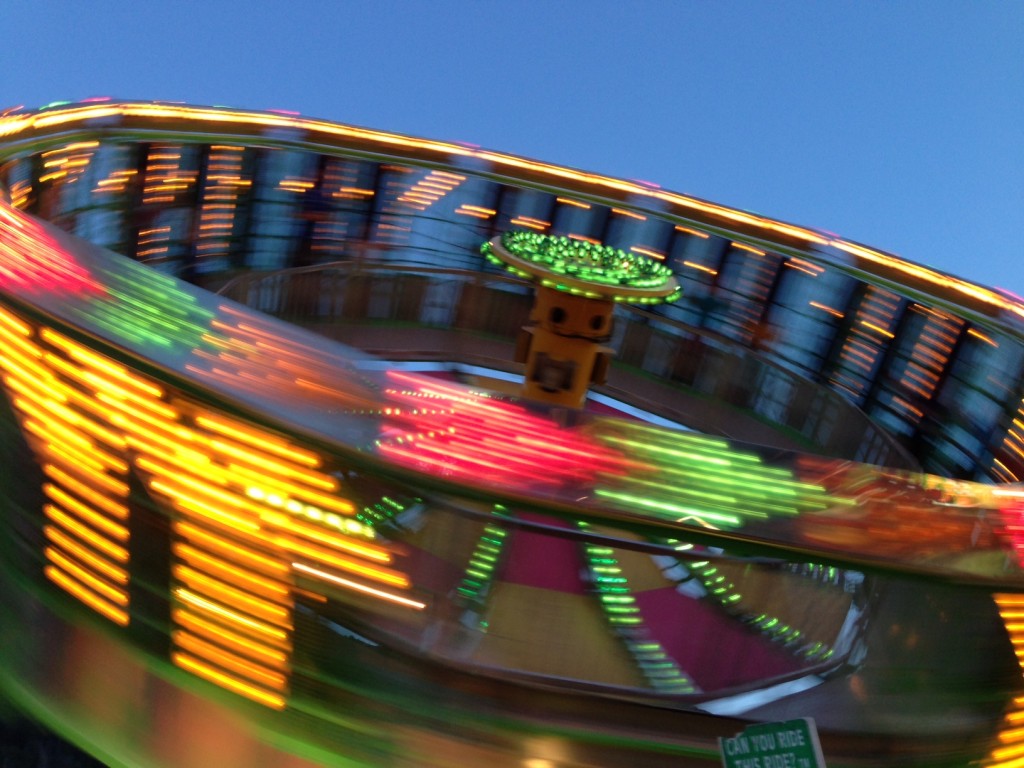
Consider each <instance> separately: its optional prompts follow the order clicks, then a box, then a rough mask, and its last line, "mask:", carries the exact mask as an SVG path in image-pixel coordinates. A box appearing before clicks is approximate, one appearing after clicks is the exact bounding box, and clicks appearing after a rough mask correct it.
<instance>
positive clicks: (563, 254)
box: [480, 231, 682, 304]
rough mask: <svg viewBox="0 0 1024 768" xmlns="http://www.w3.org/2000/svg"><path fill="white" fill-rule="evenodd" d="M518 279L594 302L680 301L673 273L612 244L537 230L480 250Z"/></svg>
mask: <svg viewBox="0 0 1024 768" xmlns="http://www.w3.org/2000/svg"><path fill="white" fill-rule="evenodd" d="M480 252H481V253H483V255H484V256H485V257H487V260H488V261H490V262H492V263H494V264H497V265H499V266H502V267H504V268H505V269H507V270H508V271H509V272H511V273H512V274H513V275H516V276H517V277H523V278H526V279H528V280H532V281H533V282H537V283H540V284H541V285H543V286H544V287H546V288H554V289H556V290H559V291H564V292H566V293H572V294H575V295H578V296H584V297H586V298H590V299H605V300H611V301H622V302H629V303H631V304H634V303H635V304H659V303H662V302H666V303H667V302H672V301H675V300H676V299H678V298H679V296H680V295H681V294H682V290H681V289H680V288H679V283H678V282H677V281H676V279H675V277H674V276H673V275H672V270H670V269H669V268H668V267H666V266H665V265H664V264H659V263H658V262H656V261H654V260H653V259H649V258H647V257H646V256H639V255H637V254H635V253H629V252H628V251H623V250H620V249H618V248H612V247H611V246H608V245H595V244H593V243H589V242H586V241H584V240H574V239H572V238H568V237H555V236H552V235H541V234H538V233H536V232H520V231H509V232H505V233H504V234H503V235H501V236H500V237H496V238H494V239H493V240H490V241H488V242H486V243H484V244H483V245H482V246H481V247H480Z"/></svg>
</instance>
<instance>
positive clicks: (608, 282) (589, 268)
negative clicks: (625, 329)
mask: <svg viewBox="0 0 1024 768" xmlns="http://www.w3.org/2000/svg"><path fill="white" fill-rule="evenodd" d="M481 250H482V252H483V253H484V255H485V256H486V257H487V258H488V259H489V260H490V261H492V262H494V263H496V264H499V265H501V266H504V267H505V268H506V269H507V270H508V271H509V272H511V273H512V274H515V275H518V276H519V277H523V278H525V279H527V280H529V281H530V282H532V283H534V285H535V286H536V292H535V294H534V302H533V308H532V310H531V311H530V322H529V324H528V325H527V326H525V327H524V328H523V330H522V332H521V333H520V336H519V341H518V343H517V345H516V361H517V362H521V363H525V364H526V375H525V377H524V380H523V396H524V397H526V398H529V399H531V400H537V401H540V402H544V403H549V404H551V405H559V406H563V407H568V408H582V407H583V405H584V403H585V402H586V399H587V392H588V391H589V389H590V385H591V384H602V383H604V381H605V377H606V375H607V371H608V366H609V362H610V360H611V356H612V354H613V350H612V349H611V347H609V346H606V345H607V344H608V342H609V341H610V340H611V333H612V325H613V313H614V310H615V304H616V303H619V302H626V303H636V304H655V303H661V302H671V301H675V300H676V299H677V298H679V296H680V289H679V285H678V283H677V282H676V279H675V278H674V277H673V276H672V272H671V270H670V269H669V268H668V267H666V266H665V265H663V264H660V263H659V262H657V261H655V260H653V259H650V258H647V257H646V256H640V255H637V254H634V253H630V252H627V251H622V250H619V249H617V248H612V247H610V246H604V245H597V244H594V243H590V242H587V241H582V240H574V239H570V238H566V237H552V236H549V235H540V234H537V233H534V232H506V233H505V234H503V235H501V236H500V237H496V238H494V239H493V240H491V241H489V242H487V243H484V245H483V246H482V248H481Z"/></svg>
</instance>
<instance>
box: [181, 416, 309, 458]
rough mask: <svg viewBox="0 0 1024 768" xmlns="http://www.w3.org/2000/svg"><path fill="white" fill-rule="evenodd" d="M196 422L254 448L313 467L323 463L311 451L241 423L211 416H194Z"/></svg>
mask: <svg viewBox="0 0 1024 768" xmlns="http://www.w3.org/2000/svg"><path fill="white" fill-rule="evenodd" d="M196 424H198V425H199V426H201V427H203V428H204V429H208V430H210V431H211V432H216V433H218V434H220V435H224V436H225V437H230V438H234V439H235V440H238V441H240V442H243V443H248V444H249V445H251V446H252V447H254V448H261V449H263V450H265V451H269V452H270V453H274V454H276V455H278V456H280V457H281V458H285V459H291V460H292V461H296V462H299V463H300V464H304V465H306V466H307V467H311V468H313V469H316V468H318V467H319V466H320V465H321V464H322V463H323V462H322V461H321V460H320V457H319V456H318V455H317V454H315V453H313V452H312V451H307V450H303V449H301V448H298V447H296V446H294V445H292V444H291V443H288V442H287V441H284V440H279V439H275V438H272V437H270V436H269V435H267V434H266V433H263V432H258V431H256V430H254V429H252V428H249V427H246V426H244V425H242V424H238V423H234V422H229V421H227V420H225V419H220V418H214V417H211V416H196Z"/></svg>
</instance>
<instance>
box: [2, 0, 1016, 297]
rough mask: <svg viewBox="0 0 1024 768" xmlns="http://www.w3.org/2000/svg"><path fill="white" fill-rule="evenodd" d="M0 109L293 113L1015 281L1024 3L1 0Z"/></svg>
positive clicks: (1003, 283) (988, 280)
mask: <svg viewBox="0 0 1024 768" xmlns="http://www.w3.org/2000/svg"><path fill="white" fill-rule="evenodd" d="M0 43H2V45H0V106H12V105H17V104H24V105H26V106H41V105H43V104H46V103H48V102H51V101H54V100H58V99H79V98H84V97H87V96H114V97H118V98H133V99H136V98H137V99H161V100H175V101H186V102H190V103H196V104H226V105H230V106H234V107H244V108H254V109H266V108H276V109H290V110H296V111H299V112H301V113H303V114H305V115H310V116H314V117H322V118H327V119H332V120H337V121H338V122H345V123H352V124H356V125H363V126H367V127H371V128H378V129H382V130H391V131H396V132H399V133H409V134H415V135H419V136H425V137H429V138H436V139H447V140H461V141H466V142H471V143H473V144H479V145H482V146H484V147H487V148H489V149H496V150H501V151H505V152H511V153H515V154H521V155H526V156H528V157H533V158H536V159H540V160H547V161H551V162H555V163H561V164H564V165H570V166H574V167H578V168H582V169H585V170H590V171H597V172H601V173H605V174H609V175H613V176H622V177H626V178H633V179H645V180H648V181H653V182H655V183H657V184H660V185H661V186H663V187H666V188H669V189H672V190H675V191H678V192H685V193H689V194H692V195H696V196H698V197H702V198H706V199H709V200H713V201H715V202H719V203H723V204H726V205H732V206H736V207H739V208H743V209H746V210H750V211H755V212H758V213H762V214H766V215H770V216H774V217H777V218H780V219H782V220H785V221H789V222H793V223H796V224H802V225H807V226H812V227H816V228H819V229H825V230H829V231H831V232H835V233H837V234H839V235H842V236H844V237H846V238H849V239H853V240H857V241H859V242H863V243H866V244H868V245H872V246H876V247H879V248H882V249H884V250H888V251H891V252H894V253H897V254H899V255H901V256H903V257H905V258H908V259H911V260H913V261H917V262H921V263H924V264H928V265H930V266H933V267H936V268H938V269H941V270H944V271H947V272H952V273H954V274H957V275H961V276H964V277H968V278H971V279H973V280H976V281H979V282H982V283H985V284H988V285H995V286H1000V287H1004V288H1007V289H1009V290H1012V291H1014V292H1015V293H1019V294H1024V247H1022V242H1024V238H1022V232H1024V2H1020V1H1019V0H1007V1H1005V2H1002V1H1001V2H989V1H988V0H977V1H972V2H967V1H966V0H924V1H922V2H853V1H852V0H849V1H843V2H840V1H839V0H836V2H830V1H826V0H802V1H801V2H787V1H786V0H771V2H712V0H701V1H699V2H698V1H697V0H692V1H687V0H664V1H663V2H654V1H653V0H651V1H645V0H616V1H614V2H613V1H610V0H587V1H584V0H543V1H541V0H536V1H535V0H516V1H515V2H512V1H509V2H496V1H495V2H491V1H490V0H478V2H469V1H466V2H450V1H447V0H422V1H421V2H414V1H413V0H405V1H402V2H397V1H395V0H375V1H373V2H369V1H367V2H344V1H343V0H319V1H317V2H313V1H311V0H310V1H307V0H288V2H285V0H279V1H278V2H269V1H266V0H244V1H243V0H239V1H237V2H235V1H234V0H232V1H227V0H223V1H222V0H204V1H202V2H170V1H164V2H159V3H157V2H147V1H146V0H133V1H132V2H114V1H112V0H110V1H106V0H89V1H88V2H83V1H81V0H5V2H4V4H3V13H2V25H0Z"/></svg>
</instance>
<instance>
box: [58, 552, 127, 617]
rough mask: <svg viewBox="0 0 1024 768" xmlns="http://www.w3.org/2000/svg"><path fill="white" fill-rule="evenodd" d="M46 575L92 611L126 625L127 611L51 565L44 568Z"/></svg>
mask: <svg viewBox="0 0 1024 768" xmlns="http://www.w3.org/2000/svg"><path fill="white" fill-rule="evenodd" d="M44 573H45V574H46V577H47V578H48V579H49V580H50V581H52V582H53V583H54V584H56V585H57V586H58V587H60V588H61V589H63V590H64V591H65V592H67V593H68V594H70V595H71V596H72V597H75V598H77V599H78V600H80V601H81V602H82V603H84V604H85V605H87V606H88V607H90V608H92V609H93V610H94V611H96V612H97V613H99V614H100V615H101V616H105V617H106V618H108V619H110V620H111V621H112V622H114V623H115V624H117V625H119V626H122V627H126V626H128V613H127V612H126V611H123V610H121V609H120V608H117V607H116V606H113V605H110V603H108V602H106V601H105V600H103V599H102V598H100V597H99V596H98V595H95V594H93V593H92V592H91V591H89V590H88V589H86V588H85V587H84V586H82V585H81V584H79V583H78V582H76V581H74V580H73V579H71V578H70V577H69V576H67V574H65V573H64V572H63V571H61V570H59V569H58V568H55V567H54V566H52V565H48V566H46V568H45V569H44Z"/></svg>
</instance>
